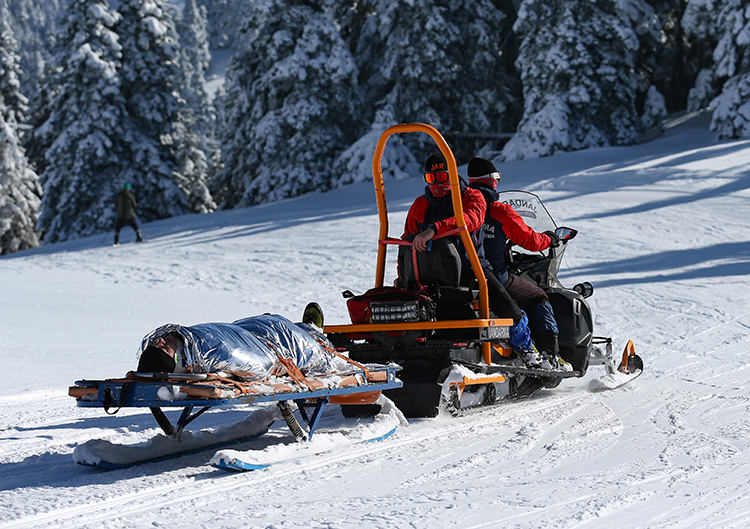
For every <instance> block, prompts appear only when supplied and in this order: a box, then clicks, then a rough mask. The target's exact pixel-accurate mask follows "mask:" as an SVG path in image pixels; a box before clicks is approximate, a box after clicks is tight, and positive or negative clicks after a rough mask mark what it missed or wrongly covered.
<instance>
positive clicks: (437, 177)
mask: <svg viewBox="0 0 750 529" xmlns="http://www.w3.org/2000/svg"><path fill="white" fill-rule="evenodd" d="M448 180H449V176H448V171H436V172H434V173H425V174H424V181H425V182H427V183H428V184H430V185H432V184H434V183H435V182H438V183H439V184H442V183H443V182H447V181H448Z"/></svg>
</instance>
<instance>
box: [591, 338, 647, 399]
mask: <svg viewBox="0 0 750 529" xmlns="http://www.w3.org/2000/svg"><path fill="white" fill-rule="evenodd" d="M596 360H600V362H598V363H602V364H604V368H605V370H606V371H607V373H606V374H604V375H602V376H601V377H598V378H595V379H592V380H591V381H590V382H589V389H590V390H591V391H605V390H609V389H616V388H619V387H621V386H624V385H625V384H627V383H628V382H632V381H633V380H635V379H636V378H638V377H639V376H640V375H641V373H643V360H641V357H640V356H638V355H637V354H635V346H634V345H633V341H632V340H628V343H627V344H625V349H624V351H623V352H622V361H621V362H620V364H619V366H617V367H616V368H615V367H614V359H613V357H612V341H611V340H609V339H606V342H605V348H604V349H603V350H602V349H601V348H600V347H595V348H594V353H592V355H591V362H592V363H594V362H595V361H596Z"/></svg>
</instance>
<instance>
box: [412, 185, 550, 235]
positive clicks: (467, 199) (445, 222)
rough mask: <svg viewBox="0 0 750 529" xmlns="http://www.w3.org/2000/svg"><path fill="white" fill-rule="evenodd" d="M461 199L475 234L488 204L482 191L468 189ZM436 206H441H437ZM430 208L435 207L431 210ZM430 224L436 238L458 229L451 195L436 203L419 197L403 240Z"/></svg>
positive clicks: (466, 217) (467, 226) (468, 227)
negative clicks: (434, 230) (434, 229)
mask: <svg viewBox="0 0 750 529" xmlns="http://www.w3.org/2000/svg"><path fill="white" fill-rule="evenodd" d="M461 198H462V200H463V210H464V221H465V222H466V228H467V229H468V230H469V231H470V232H474V231H476V230H478V229H479V228H481V227H482V224H484V217H485V213H486V211H487V203H486V202H485V200H484V197H483V196H482V193H481V192H480V191H477V190H476V189H471V188H466V189H465V190H464V191H463V193H462V195H461ZM436 204H439V205H438V206H436ZM430 206H433V207H432V208H430ZM448 208H450V209H448ZM430 224H434V225H435V228H436V229H437V233H436V234H435V235H436V236H437V235H441V234H443V233H445V232H447V231H450V230H452V229H454V228H455V227H456V217H455V215H453V203H452V201H451V197H450V195H448V196H447V197H445V198H444V199H441V200H438V201H434V202H431V201H430V200H428V199H427V197H426V196H425V195H420V196H418V197H417V198H416V200H415V201H414V203H413V204H412V205H411V207H410V208H409V213H408V214H407V215H406V223H405V224H404V234H403V235H402V236H401V237H402V238H403V237H405V236H407V235H411V234H412V233H421V232H423V231H424V230H426V229H427V228H428V227H429V225H430ZM545 237H546V236H545Z"/></svg>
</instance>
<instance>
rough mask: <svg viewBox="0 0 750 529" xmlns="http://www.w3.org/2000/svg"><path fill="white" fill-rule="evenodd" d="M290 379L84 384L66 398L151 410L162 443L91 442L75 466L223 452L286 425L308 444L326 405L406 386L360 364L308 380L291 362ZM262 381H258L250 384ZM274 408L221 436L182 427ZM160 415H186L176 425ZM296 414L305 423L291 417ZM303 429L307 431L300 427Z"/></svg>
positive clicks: (357, 401) (153, 378)
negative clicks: (214, 415) (234, 410)
mask: <svg viewBox="0 0 750 529" xmlns="http://www.w3.org/2000/svg"><path fill="white" fill-rule="evenodd" d="M285 368H286V369H285V371H286V374H284V375H279V376H273V377H270V378H267V379H264V380H251V381H248V380H246V377H243V374H242V373H226V372H224V373H203V374H176V373H137V372H129V373H128V374H127V376H126V377H125V378H123V379H109V380H80V381H77V382H76V383H75V385H74V386H71V387H70V389H69V394H70V396H72V397H75V398H76V404H77V405H78V406H79V407H95V408H104V410H105V411H106V412H107V413H110V414H113V413H116V412H117V411H118V410H119V409H120V408H149V409H150V411H151V412H152V414H153V415H154V418H155V419H156V421H157V423H158V424H159V426H160V427H161V429H162V430H163V431H164V434H165V436H166V437H165V436H160V438H159V439H157V440H155V441H154V442H151V443H149V445H148V446H144V447H123V446H120V445H113V444H112V443H108V442H106V441H99V440H93V441H89V442H88V443H85V444H84V445H81V446H79V447H77V448H76V452H75V453H74V459H75V460H76V462H78V463H81V464H86V465H91V466H100V467H105V468H124V467H127V466H131V465H133V464H138V463H142V462H145V461H154V460H162V459H165V458H168V457H174V456H177V455H182V454H185V453H192V452H195V451H198V450H205V449H208V448H217V447H222V446H226V445H228V444H230V443H232V442H236V441H240V440H246V439H248V438H252V437H257V436H259V435H262V434H263V433H264V432H265V431H266V430H267V429H268V428H269V426H270V425H271V424H272V423H273V422H274V421H275V420H277V419H280V418H283V420H284V421H285V422H286V424H287V425H288V427H289V429H290V430H291V432H292V434H293V436H294V437H295V438H296V439H310V438H312V436H313V434H314V433H315V431H316V428H317V426H318V420H319V418H320V416H321V412H322V411H323V409H324V407H325V406H326V405H327V404H346V405H349V406H355V407H356V406H361V405H364V406H367V405H371V404H372V403H374V402H376V401H377V399H378V398H379V397H380V395H381V393H382V392H383V391H384V390H390V389H396V388H399V387H401V385H402V383H401V381H400V380H399V379H398V378H396V372H397V370H398V366H396V365H388V366H374V365H359V367H358V368H356V369H352V370H351V371H349V372H346V373H330V374H327V375H325V376H307V377H306V376H304V375H303V374H302V373H301V372H300V371H299V370H298V369H296V366H294V365H291V364H290V363H289V361H287V362H286V363H285ZM252 378H257V377H252ZM263 403H276V404H277V407H278V410H273V411H269V409H268V408H261V409H259V410H255V411H253V412H252V413H251V414H250V415H249V416H248V418H247V419H246V420H245V421H244V422H243V421H240V423H238V424H235V425H232V426H231V427H228V428H223V429H221V430H220V431H218V432H204V431H200V432H189V431H186V430H185V428H186V427H187V426H188V425H189V424H190V423H192V422H193V421H194V420H195V419H197V418H198V417H200V416H201V415H202V414H203V413H205V412H206V411H207V410H209V409H210V408H218V407H233V406H237V405H247V404H263ZM162 408H182V413H181V415H180V417H179V419H178V420H177V421H176V423H175V424H172V421H170V420H169V419H168V417H167V416H166V414H165V413H164V411H163V410H162ZM295 408H296V410H297V411H298V415H299V417H300V418H301V419H302V424H300V421H299V420H298V419H297V415H295V413H294V411H295ZM303 425H304V426H303Z"/></svg>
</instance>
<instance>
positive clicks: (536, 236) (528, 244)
mask: <svg viewBox="0 0 750 529" xmlns="http://www.w3.org/2000/svg"><path fill="white" fill-rule="evenodd" d="M489 208H490V210H489V215H490V217H492V218H493V219H494V220H496V221H497V222H499V223H500V224H502V228H503V232H504V233H505V236H506V237H508V239H510V240H511V241H512V242H513V243H515V244H517V245H518V246H520V247H521V248H525V249H527V250H530V251H532V252H539V251H542V250H546V249H547V248H549V245H550V242H551V241H550V238H549V236H547V235H545V234H543V233H537V232H535V231H534V230H532V229H531V228H529V227H528V226H527V225H526V223H525V222H524V221H523V218H521V215H519V214H518V213H516V210H515V209H513V206H511V205H510V204H503V203H502V202H497V201H495V202H492V203H490V205H489Z"/></svg>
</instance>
